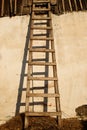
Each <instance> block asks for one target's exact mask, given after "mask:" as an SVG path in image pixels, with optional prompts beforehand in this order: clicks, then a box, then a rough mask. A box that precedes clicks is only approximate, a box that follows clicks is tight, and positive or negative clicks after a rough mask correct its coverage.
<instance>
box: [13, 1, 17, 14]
mask: <svg viewBox="0 0 87 130" xmlns="http://www.w3.org/2000/svg"><path fill="white" fill-rule="evenodd" d="M16 13H17V0H14V14H16Z"/></svg>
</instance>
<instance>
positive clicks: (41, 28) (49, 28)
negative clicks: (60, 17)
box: [31, 26, 52, 30]
mask: <svg viewBox="0 0 87 130" xmlns="http://www.w3.org/2000/svg"><path fill="white" fill-rule="evenodd" d="M31 29H39V30H45V29H47V30H51V29H52V27H40V26H39V27H31Z"/></svg>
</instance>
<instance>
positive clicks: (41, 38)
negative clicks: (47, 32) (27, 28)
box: [30, 37, 54, 41]
mask: <svg viewBox="0 0 87 130" xmlns="http://www.w3.org/2000/svg"><path fill="white" fill-rule="evenodd" d="M30 40H52V41H53V40H54V39H53V38H52V37H31V38H30Z"/></svg>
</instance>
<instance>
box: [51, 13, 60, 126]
mask: <svg viewBox="0 0 87 130" xmlns="http://www.w3.org/2000/svg"><path fill="white" fill-rule="evenodd" d="M49 15H50V17H51V12H49ZM49 26H52V21H49ZM50 36H53V30H52V31H50ZM51 49H55V47H54V41H51ZM52 61H53V62H56V56H55V53H52ZM53 77H57V80H55V81H54V86H55V87H54V89H55V93H57V94H59V90H58V76H57V66H53ZM55 104H56V112H59V111H60V112H61V107H60V97H57V98H55ZM57 123H58V125H59V127H61V114H60V116H57Z"/></svg>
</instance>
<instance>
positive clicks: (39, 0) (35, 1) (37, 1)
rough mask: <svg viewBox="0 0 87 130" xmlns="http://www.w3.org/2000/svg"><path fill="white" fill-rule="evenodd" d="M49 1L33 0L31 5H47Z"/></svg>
mask: <svg viewBox="0 0 87 130" xmlns="http://www.w3.org/2000/svg"><path fill="white" fill-rule="evenodd" d="M49 2H50V1H49V0H43V1H42V0H34V1H33V3H34V4H38V3H49Z"/></svg>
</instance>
